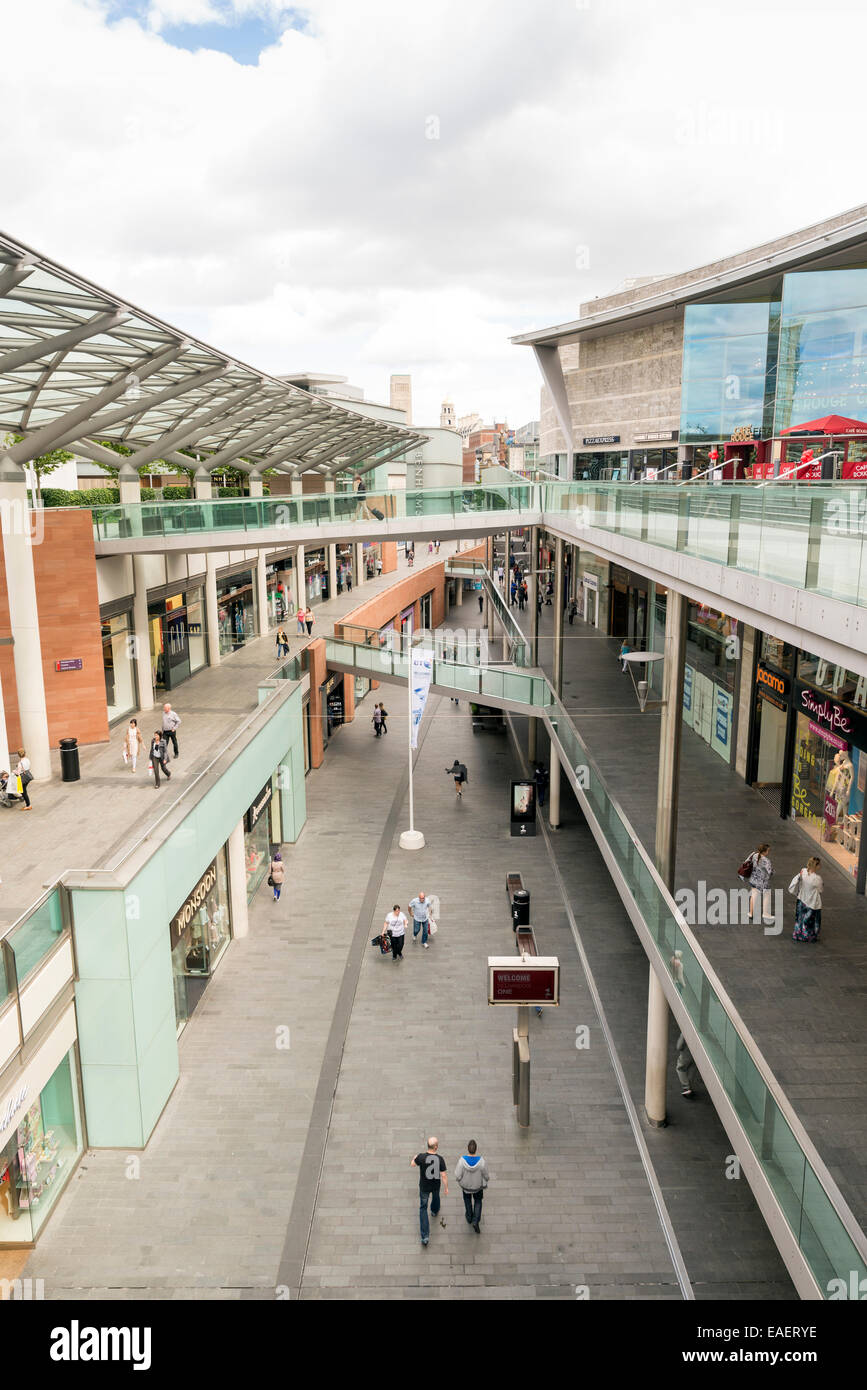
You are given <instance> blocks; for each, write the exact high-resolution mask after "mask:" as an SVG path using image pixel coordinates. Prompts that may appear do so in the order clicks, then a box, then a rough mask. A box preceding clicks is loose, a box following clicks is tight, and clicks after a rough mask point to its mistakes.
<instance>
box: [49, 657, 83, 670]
mask: <svg viewBox="0 0 867 1390" xmlns="http://www.w3.org/2000/svg"><path fill="white" fill-rule="evenodd" d="M83 664H84V663H83V661H82V659H81V657H80V656H66V657H64V658H63V660H62V661H55V663H54V669H55V671H80V670H81V668H82V666H83Z"/></svg>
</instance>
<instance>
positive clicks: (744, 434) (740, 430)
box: [732, 425, 756, 444]
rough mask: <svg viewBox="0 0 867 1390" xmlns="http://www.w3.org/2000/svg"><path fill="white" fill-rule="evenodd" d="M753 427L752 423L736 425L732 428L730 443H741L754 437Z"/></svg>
mask: <svg viewBox="0 0 867 1390" xmlns="http://www.w3.org/2000/svg"><path fill="white" fill-rule="evenodd" d="M755 437H756V435H755V429H754V427H753V426H752V425H738V426H737V428H736V429H733V430H732V443H733V444H742V443H745V442H746V441H747V440H752V439H755Z"/></svg>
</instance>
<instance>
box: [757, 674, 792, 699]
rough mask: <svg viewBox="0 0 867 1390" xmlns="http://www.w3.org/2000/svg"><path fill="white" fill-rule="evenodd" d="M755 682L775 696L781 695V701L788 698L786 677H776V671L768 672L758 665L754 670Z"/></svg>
mask: <svg viewBox="0 0 867 1390" xmlns="http://www.w3.org/2000/svg"><path fill="white" fill-rule="evenodd" d="M756 680H757V681H758V682H759V684H760V685H764V686H766V687H767V688H768V690H773V691H774V693H775V694H776V695H782V697H783V699H786V700H787V699H788V698H789V678H788V676H781V675H778V674H777V672H776V671H768V670H767V669H766V667H764V666H762V665H759V666H758V668H757V669H756Z"/></svg>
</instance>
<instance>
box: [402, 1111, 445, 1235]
mask: <svg viewBox="0 0 867 1390" xmlns="http://www.w3.org/2000/svg"><path fill="white" fill-rule="evenodd" d="M439 1145H440V1141H439V1140H438V1139H437V1137H436V1135H433V1134H432V1135H431V1137H430V1138H429V1139H428V1141H427V1150H426V1152H425V1153H420V1154H416V1156H415V1158H413V1159H411V1160H410V1165H409V1166H410V1168H418V1170H419V1175H418V1224H419V1228H420V1230H421V1243H422V1245H427V1243H428V1241H429V1240H430V1222H429V1221H428V1214H427V1207H428V1202H430V1210H431V1216H434V1217H436V1216H439V1211H440V1181H442V1186H443V1196H445V1197H448V1195H449V1173H448V1169H447V1168H446V1161H445V1159H444V1158H443V1156H442V1154H440V1153H438V1152H437V1150H438V1149H439ZM431 1199H432V1200H431ZM445 1224H446V1222H445V1217H443V1218H442V1220H441V1225H443V1226H444V1225H445Z"/></svg>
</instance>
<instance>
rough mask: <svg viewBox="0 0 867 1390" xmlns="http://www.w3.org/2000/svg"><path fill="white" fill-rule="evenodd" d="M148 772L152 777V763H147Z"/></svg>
mask: <svg viewBox="0 0 867 1390" xmlns="http://www.w3.org/2000/svg"><path fill="white" fill-rule="evenodd" d="M148 772H149V773H150V775H151V777H153V775H154V765H153V763H148Z"/></svg>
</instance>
